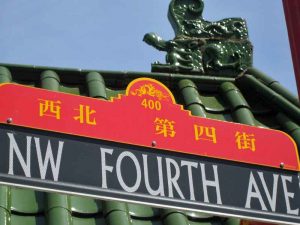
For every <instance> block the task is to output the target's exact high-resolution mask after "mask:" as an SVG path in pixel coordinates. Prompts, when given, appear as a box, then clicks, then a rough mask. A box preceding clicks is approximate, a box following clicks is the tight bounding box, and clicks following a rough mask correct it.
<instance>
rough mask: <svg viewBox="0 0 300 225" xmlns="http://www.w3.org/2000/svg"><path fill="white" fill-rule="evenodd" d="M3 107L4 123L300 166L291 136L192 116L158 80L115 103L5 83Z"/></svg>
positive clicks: (134, 86)
mask: <svg viewBox="0 0 300 225" xmlns="http://www.w3.org/2000/svg"><path fill="white" fill-rule="evenodd" d="M11 99H14V101H13V102H12V101H11ZM0 105H1V106H2V109H1V115H0V123H10V124H14V125H19V126H23V127H30V128H35V129H41V130H48V131H56V132H59V133H66V134H73V135H78V136H83V137H90V138H95V139H101V140H108V141H115V142H120V143H125V144H132V145H138V146H145V147H155V148H156V149H160V150H168V151H172V152H182V153H187V154H192V155H199V156H206V157H212V158H216V159H226V160H230V161H236V162H245V163H249V164H254V165H261V166H268V167H275V168H279V167H281V168H282V167H284V168H283V169H287V170H295V171H299V168H300V167H299V160H298V154H297V147H296V145H295V143H294V141H293V139H292V138H290V137H289V136H288V135H287V134H285V133H283V132H281V131H277V130H271V129H265V128H258V127H253V126H247V125H243V124H238V123H230V122H224V121H218V120H213V119H207V118H200V117H196V116H192V115H191V114H190V112H189V111H186V110H184V109H183V108H182V106H181V105H178V104H176V102H175V99H174V97H173V95H172V93H171V92H170V90H169V89H168V88H167V87H166V86H164V85H163V84H162V83H160V82H158V81H156V80H153V79H148V78H139V79H136V80H134V81H132V82H131V83H130V84H129V85H128V87H127V89H126V94H125V95H120V96H119V97H118V98H113V99H111V100H110V101H104V100H99V99H93V98H87V97H82V96H76V95H71V94H65V93H59V92H53V91H48V90H44V89H39V88H31V87H26V86H22V85H16V84H3V85H1V86H0ZM282 146H284V148H282Z"/></svg>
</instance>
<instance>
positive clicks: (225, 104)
mask: <svg viewBox="0 0 300 225" xmlns="http://www.w3.org/2000/svg"><path fill="white" fill-rule="evenodd" d="M138 77H150V78H154V79H156V80H159V81H160V82H162V83H164V84H165V85H166V86H168V87H169V89H170V90H171V91H172V92H173V94H174V96H175V98H176V101H177V103H179V104H182V105H184V107H185V108H186V109H188V110H190V111H191V112H192V114H194V115H196V116H200V117H207V118H213V119H218V120H226V121H234V122H238V123H244V124H249V125H253V126H260V127H270V128H274V129H279V130H282V131H285V132H287V133H288V134H290V135H291V136H292V137H293V138H294V140H295V141H296V143H297V145H298V148H299V147H300V128H299V124H300V108H299V101H298V99H297V98H296V97H294V96H293V95H292V94H290V93H289V92H288V91H287V90H286V89H285V88H283V87H282V86H281V85H280V84H279V83H278V82H276V81H274V80H272V79H271V78H270V77H268V76H266V75H265V74H263V73H261V72H260V71H258V70H256V69H254V68H250V69H248V70H247V71H246V72H245V73H243V74H241V75H240V76H238V77H237V78H230V77H213V76H206V75H201V76H199V75H197V76H196V75H181V74H170V73H144V72H125V71H123V72H118V71H92V70H78V69H62V68H48V67H47V68H46V67H36V66H21V65H8V64H0V82H1V83H5V82H13V83H19V84H24V85H29V86H33V87H40V88H45V89H48V90H55V91H61V92H65V93H72V94H78V95H83V96H89V97H94V98H102V99H109V98H110V97H112V96H116V95H118V94H120V93H121V94H122V93H124V90H125V89H126V86H127V84H128V83H129V82H130V81H132V80H133V79H135V78H138ZM0 224H1V225H238V224H240V220H239V219H233V218H221V217H215V216H212V215H207V214H201V213H194V212H180V211H175V210H168V209H157V208H152V207H148V206H142V205H135V204H127V203H119V202H111V201H101V200H94V199H91V198H82V197H75V196H68V195H61V194H55V193H51V194H50V193H43V192H37V191H33V190H27V189H19V188H12V187H6V186H1V187H0Z"/></svg>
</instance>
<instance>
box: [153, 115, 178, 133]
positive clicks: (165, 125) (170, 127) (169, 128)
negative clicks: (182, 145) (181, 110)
mask: <svg viewBox="0 0 300 225" xmlns="http://www.w3.org/2000/svg"><path fill="white" fill-rule="evenodd" d="M154 123H155V131H156V134H162V135H163V136H164V137H175V134H176V132H175V130H174V124H175V122H174V121H169V120H167V119H160V118H158V117H156V119H155V121H154Z"/></svg>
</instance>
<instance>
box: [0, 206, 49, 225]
mask: <svg viewBox="0 0 300 225" xmlns="http://www.w3.org/2000/svg"><path fill="white" fill-rule="evenodd" d="M0 224H1V225H11V224H12V223H11V216H10V214H9V212H8V211H7V210H6V209H4V208H2V207H0ZM41 225H43V224H41Z"/></svg>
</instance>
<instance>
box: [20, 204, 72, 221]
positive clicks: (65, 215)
mask: <svg viewBox="0 0 300 225" xmlns="http://www.w3.org/2000/svg"><path fill="white" fill-rule="evenodd" d="M46 220H47V223H46V224H47V225H72V216H71V212H70V211H69V210H67V209H65V208H60V207H57V208H53V209H50V210H48V211H47V215H46ZM36 224H37V225H39V224H38V223H36ZM16 225H17V224H16Z"/></svg>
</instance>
